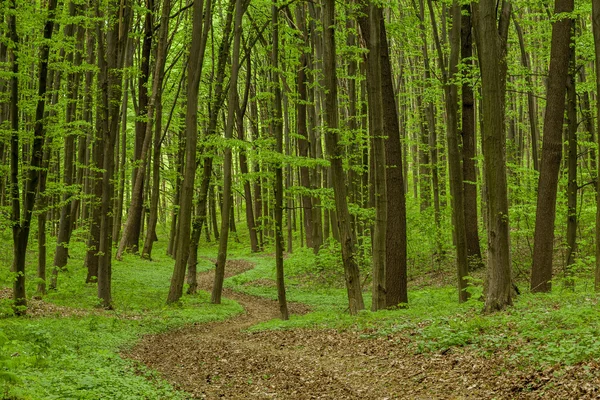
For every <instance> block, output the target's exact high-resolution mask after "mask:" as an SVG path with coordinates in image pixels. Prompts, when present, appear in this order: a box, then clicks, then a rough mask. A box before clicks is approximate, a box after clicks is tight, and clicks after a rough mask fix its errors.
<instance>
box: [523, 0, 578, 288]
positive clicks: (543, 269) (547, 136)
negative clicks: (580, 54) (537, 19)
mask: <svg viewBox="0 0 600 400" xmlns="http://www.w3.org/2000/svg"><path fill="white" fill-rule="evenodd" d="M573 8H574V2H573V0H555V2H554V13H555V14H556V15H557V19H556V20H555V22H553V23H552V44H551V47H550V68H549V70H548V89H547V94H546V99H547V103H546V114H545V116H544V136H543V140H542V159H541V163H540V181H539V184H538V197H537V212H536V215H535V234H534V239H533V240H534V242H533V266H532V268H531V290H532V291H533V292H548V291H550V289H551V288H552V282H551V280H552V256H553V254H554V251H553V250H554V220H555V219H556V191H557V188H558V172H559V169H560V162H561V160H562V144H563V139H562V133H563V122H564V112H565V94H566V90H567V87H566V82H567V76H568V74H569V43H570V40H571V23H572V21H571V19H570V17H569V13H571V12H572V11H573Z"/></svg>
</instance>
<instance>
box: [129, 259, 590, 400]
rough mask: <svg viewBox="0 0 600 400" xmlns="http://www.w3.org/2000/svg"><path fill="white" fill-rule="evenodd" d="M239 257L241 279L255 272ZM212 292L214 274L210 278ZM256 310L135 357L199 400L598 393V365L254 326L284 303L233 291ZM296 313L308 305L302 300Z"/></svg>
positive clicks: (161, 341) (171, 336)
mask: <svg viewBox="0 0 600 400" xmlns="http://www.w3.org/2000/svg"><path fill="white" fill-rule="evenodd" d="M251 267H252V265H251V264H250V263H248V262H244V261H239V260H238V261H229V262H228V264H227V271H228V272H229V274H231V275H233V274H236V273H239V272H241V271H244V270H246V269H248V268H251ZM199 278H200V285H201V288H203V289H209V287H210V286H211V285H212V276H211V274H210V273H204V274H200V276H199ZM224 294H225V296H227V297H230V298H232V299H235V300H236V301H238V302H239V303H240V304H242V305H243V306H244V308H245V310H246V312H245V313H244V314H243V315H240V316H238V317H235V318H232V319H230V320H227V321H224V322H218V323H211V324H203V325H196V326H189V327H186V328H184V329H180V330H177V331H172V332H168V333H165V334H161V335H151V336H147V337H145V338H144V339H143V340H142V341H141V342H140V343H139V344H138V345H137V346H136V347H135V348H134V349H132V351H131V352H130V353H129V354H127V356H128V357H130V358H132V359H135V360H138V361H140V362H142V363H144V364H145V365H147V366H148V367H150V368H152V369H155V370H157V371H159V372H160V373H161V374H162V376H163V377H164V378H165V379H166V380H168V381H169V382H171V383H172V384H173V385H174V386H175V387H177V388H179V389H182V390H184V391H186V392H187V393H188V394H189V396H190V397H191V398H207V399H218V398H226V399H380V400H383V399H494V398H495V399H513V398H516V399H546V398H547V399H551V398H552V399H554V398H557V399H571V398H573V399H574V398H578V399H593V398H599V397H600V368H599V364H598V363H595V362H593V363H587V364H580V365H577V366H573V367H562V368H549V369H546V370H543V371H535V370H532V369H528V368H519V366H516V365H511V364H510V363H509V362H508V361H507V360H506V357H505V355H502V354H498V355H495V356H493V357H491V358H482V357H480V356H478V355H476V354H473V353H470V352H453V351H448V352H446V353H444V354H440V353H435V354H426V355H423V354H414V352H413V351H412V350H411V348H410V346H408V343H409V339H407V338H405V337H402V336H388V337H381V336H380V337H376V338H365V336H368V335H364V333H365V332H337V331H331V330H326V331H324V330H306V329H297V330H287V331H265V332H259V333H249V332H245V331H244V330H245V329H246V328H248V327H249V326H251V325H253V324H256V323H258V322H261V321H265V320H269V319H272V318H277V317H278V311H277V310H278V308H277V304H276V302H274V301H269V300H265V299H260V298H256V297H252V296H247V295H242V294H239V293H234V292H231V291H228V290H226V291H225V293H224ZM290 308H291V312H292V313H296V314H297V313H302V312H306V311H307V309H306V307H303V306H301V305H296V304H292V305H291V307H290Z"/></svg>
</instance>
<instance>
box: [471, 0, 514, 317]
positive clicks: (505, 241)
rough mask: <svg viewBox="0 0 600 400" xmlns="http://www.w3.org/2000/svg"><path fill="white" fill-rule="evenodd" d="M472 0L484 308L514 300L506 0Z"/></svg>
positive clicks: (489, 309)
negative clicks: (484, 240)
mask: <svg viewBox="0 0 600 400" xmlns="http://www.w3.org/2000/svg"><path fill="white" fill-rule="evenodd" d="M501 4H502V6H501V7H500V15H499V19H498V17H497V4H496V1H495V0H481V1H480V2H479V3H471V8H472V10H473V23H474V27H475V33H476V36H475V39H476V42H477V49H478V56H479V66H480V70H481V99H482V117H483V118H482V120H483V130H482V135H481V136H482V149H483V162H484V170H485V182H486V187H487V196H486V207H487V220H488V224H487V230H488V272H487V285H486V293H485V307H484V308H485V311H486V312H493V311H497V310H502V309H504V308H505V307H507V306H509V305H512V293H511V263H510V236H509V223H508V188H507V180H506V149H505V141H506V129H505V114H506V112H505V109H504V107H505V102H506V71H507V64H506V63H507V61H506V46H507V36H508V25H509V19H510V18H509V17H510V8H511V6H510V2H509V1H508V0H503V1H502V3H501Z"/></svg>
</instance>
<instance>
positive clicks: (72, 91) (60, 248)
mask: <svg viewBox="0 0 600 400" xmlns="http://www.w3.org/2000/svg"><path fill="white" fill-rule="evenodd" d="M78 13H79V10H78V7H77V6H76V5H75V3H73V2H70V3H69V15H70V17H71V18H75V17H76V16H77V14H78ZM75 28H76V26H75V24H69V25H67V27H66V29H65V36H67V37H68V38H69V37H73V36H74V35H75ZM78 39H81V38H78ZM78 42H79V43H80V40H78ZM77 47H78V48H77V49H76V50H75V51H76V54H75V55H74V54H73V53H72V52H71V53H69V55H68V56H67V62H73V61H75V63H74V67H75V68H77V67H79V66H80V65H81V50H82V49H81V48H80V47H81V46H77ZM80 78H81V74H80V73H77V72H73V73H70V74H69V75H68V77H67V91H68V94H67V98H68V103H67V110H66V126H67V129H72V124H73V122H74V121H75V120H76V115H75V113H76V111H77V97H78V89H79V80H80ZM74 145H75V136H74V134H73V132H67V134H66V136H65V150H64V158H63V163H64V164H63V165H64V167H63V185H64V186H63V190H64V192H63V195H62V203H63V206H62V208H61V212H60V222H59V227H58V239H57V243H56V251H55V253H54V268H53V270H52V287H53V288H56V275H57V274H58V272H59V271H60V270H62V269H63V268H65V267H66V265H67V261H68V258H69V242H70V240H71V232H72V230H73V229H72V228H73V221H72V217H73V215H72V214H71V202H72V196H71V191H72V185H73V175H74V173H73V171H74V162H73V161H74V158H75V151H74V147H75V146H74Z"/></svg>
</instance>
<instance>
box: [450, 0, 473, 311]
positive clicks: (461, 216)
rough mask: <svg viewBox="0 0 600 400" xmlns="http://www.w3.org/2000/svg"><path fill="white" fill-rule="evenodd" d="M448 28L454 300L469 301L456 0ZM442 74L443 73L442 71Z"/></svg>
mask: <svg viewBox="0 0 600 400" xmlns="http://www.w3.org/2000/svg"><path fill="white" fill-rule="evenodd" d="M451 13H452V28H451V30H450V60H449V61H450V62H449V65H448V72H447V73H444V76H445V82H444V89H445V92H446V125H447V128H446V134H447V140H448V166H449V174H448V175H449V178H450V194H451V196H452V200H451V201H452V223H453V225H454V230H453V233H454V242H455V246H456V265H457V272H458V301H459V302H461V303H462V302H464V301H467V300H468V299H469V293H468V292H467V290H466V289H467V286H468V282H467V279H466V278H467V275H468V274H469V265H468V260H467V236H466V229H465V205H464V197H463V195H464V193H463V176H462V169H461V165H460V161H461V154H460V150H459V144H458V135H459V133H458V88H457V86H456V84H455V83H454V78H455V77H456V75H457V74H458V58H459V51H460V48H459V47H460V23H461V10H460V5H459V4H458V1H457V0H454V2H453V3H452V9H451ZM444 72H445V71H444Z"/></svg>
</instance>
